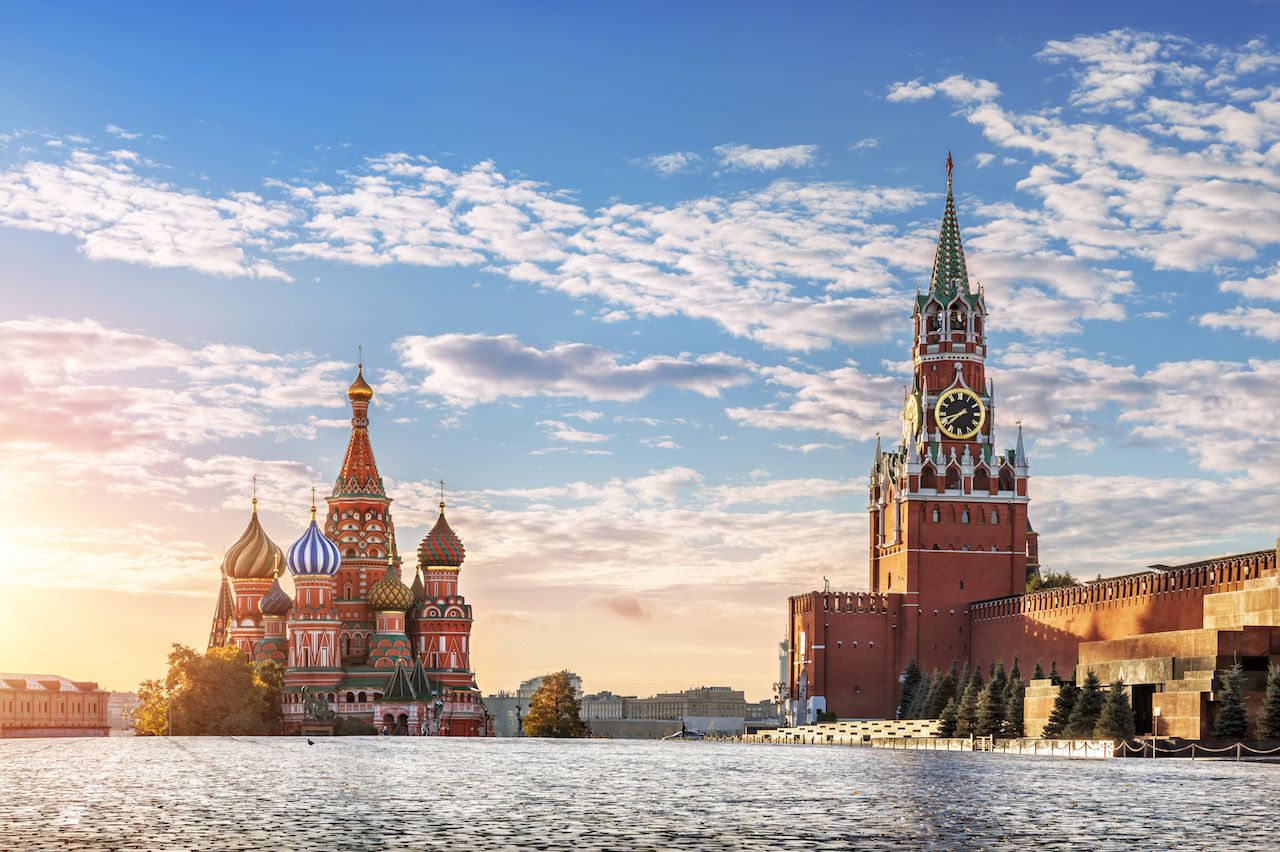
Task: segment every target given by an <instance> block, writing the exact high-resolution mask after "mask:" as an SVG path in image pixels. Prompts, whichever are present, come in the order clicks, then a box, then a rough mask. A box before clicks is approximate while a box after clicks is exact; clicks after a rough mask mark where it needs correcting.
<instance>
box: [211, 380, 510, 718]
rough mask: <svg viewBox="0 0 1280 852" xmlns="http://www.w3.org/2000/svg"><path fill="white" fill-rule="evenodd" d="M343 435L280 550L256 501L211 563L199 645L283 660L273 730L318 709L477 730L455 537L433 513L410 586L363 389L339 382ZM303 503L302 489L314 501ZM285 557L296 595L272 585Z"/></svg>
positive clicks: (368, 393) (360, 383)
mask: <svg viewBox="0 0 1280 852" xmlns="http://www.w3.org/2000/svg"><path fill="white" fill-rule="evenodd" d="M347 396H348V398H349V399H350V400H351V413H352V417H351V438H350V440H349V441H348V443H347V452H346V455H345V456H344V458H343V460H342V469H341V470H340V471H339V472H338V478H337V480H336V481H335V482H334V485H333V492H332V493H331V494H330V495H329V496H328V497H327V498H325V502H326V503H327V506H326V507H325V510H324V515H323V516H322V517H320V518H317V516H316V507H315V505H312V507H311V524H310V526H309V527H307V529H306V531H305V532H304V533H303V534H302V536H301V537H300V538H299V539H298V540H297V541H295V542H294V543H293V544H292V545H291V546H290V547H289V549H288V551H287V552H282V551H281V549H280V548H279V547H278V546H277V545H276V544H275V542H273V541H272V540H271V539H270V538H268V537H267V534H266V532H265V531H264V530H263V529H262V526H261V524H260V523H259V522H258V508H257V507H258V501H257V497H256V496H255V498H254V501H253V514H252V515H251V517H250V518H249V525H248V526H247V527H246V528H245V531H244V533H243V534H242V535H241V536H240V539H239V540H238V541H237V542H236V543H235V544H234V545H232V546H231V548H230V549H229V550H228V551H227V554H226V556H225V558H224V559H223V563H222V587H221V591H220V594H219V598H218V606H217V610H216V612H215V615H214V620H213V628H212V630H211V632H210V636H209V645H210V646H211V647H212V646H215V645H226V644H234V645H235V646H237V647H238V648H240V649H241V650H242V651H243V652H244V653H245V655H246V656H248V657H249V658H250V659H253V660H274V661H276V662H278V663H281V664H282V665H284V666H285V674H284V682H285V695H284V730H285V733H298V732H308V731H315V732H317V733H319V732H321V730H320V729H322V728H323V727H324V725H323V724H322V722H323V720H322V719H318V718H314V717H316V716H317V715H318V714H316V713H315V712H314V708H316V707H317V706H323V705H327V708H328V710H329V711H332V712H335V713H337V714H338V715H341V716H352V717H357V718H360V719H363V720H364V721H366V722H369V723H370V724H372V725H373V726H374V727H376V728H377V729H378V730H379V731H381V732H385V733H398V734H406V735H432V736H487V735H491V734H492V731H491V722H490V720H489V717H488V715H487V714H486V713H485V709H484V705H483V704H482V703H481V701H480V693H479V690H477V689H476V684H475V675H474V674H473V673H472V671H471V649H470V639H471V607H470V605H469V604H467V601H466V598H464V597H463V596H462V593H461V592H460V591H459V589H458V574H459V572H460V571H461V568H462V560H463V548H462V542H461V541H459V539H458V536H457V535H455V534H454V532H453V530H452V529H451V528H450V526H449V522H448V521H446V520H445V516H444V508H445V506H444V499H443V495H442V496H441V500H440V516H439V518H438V519H437V520H436V523H435V526H434V527H432V529H431V532H430V533H428V534H427V536H426V538H424V539H423V540H422V543H421V544H420V545H419V546H418V551H417V567H416V570H415V572H414V578H413V582H412V585H408V586H407V585H405V583H404V581H403V580H402V579H401V576H400V563H401V558H400V554H399V552H398V550H397V548H396V529H395V524H394V522H393V521H392V518H391V498H390V497H388V496H387V493H386V490H385V489H384V488H383V484H382V477H381V475H379V473H378V465H377V463H376V462H375V461H374V457H373V446H372V444H370V442H369V402H370V400H372V399H373V388H371V387H370V386H369V384H368V383H367V382H366V381H365V380H364V375H363V371H362V370H358V371H357V374H356V380H355V382H354V383H353V384H352V385H351V387H350V388H349V389H348V391H347ZM312 502H313V503H314V498H313V501H312ZM284 568H288V570H289V573H290V574H291V575H292V577H293V586H294V596H293V598H290V597H289V595H288V594H286V593H285V591H284V589H283V588H281V586H280V574H281V572H282V571H283V569H284Z"/></svg>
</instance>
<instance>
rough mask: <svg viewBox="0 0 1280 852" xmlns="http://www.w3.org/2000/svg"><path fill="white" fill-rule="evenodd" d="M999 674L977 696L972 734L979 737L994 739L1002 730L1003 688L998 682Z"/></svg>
mask: <svg viewBox="0 0 1280 852" xmlns="http://www.w3.org/2000/svg"><path fill="white" fill-rule="evenodd" d="M1000 674H1003V669H1002V670H1001V672H1000V673H999V674H997V676H996V677H993V678H992V679H991V682H990V683H988V684H987V685H986V687H985V688H984V689H983V690H982V694H981V695H979V696H978V707H977V717H976V719H975V721H974V725H973V732H974V733H975V734H977V735H978V736H980V737H994V736H996V735H997V734H999V733H1000V732H1001V730H1002V729H1003V728H1004V686H1003V685H1002V684H1001V682H1000V676H999V675H1000Z"/></svg>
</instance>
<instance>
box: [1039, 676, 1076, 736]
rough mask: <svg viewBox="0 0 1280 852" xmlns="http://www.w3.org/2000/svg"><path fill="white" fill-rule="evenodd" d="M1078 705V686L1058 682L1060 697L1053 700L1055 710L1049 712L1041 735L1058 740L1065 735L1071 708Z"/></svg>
mask: <svg viewBox="0 0 1280 852" xmlns="http://www.w3.org/2000/svg"><path fill="white" fill-rule="evenodd" d="M1075 706H1076V686H1075V684H1074V683H1069V682H1066V681H1064V682H1063V683H1060V684H1058V697H1057V698H1055V699H1054V701H1053V710H1052V711H1051V712H1050V713H1049V722H1048V724H1046V725H1045V726H1044V731H1042V732H1041V734H1040V736H1042V737H1044V738H1045V739H1046V740H1056V739H1059V738H1060V737H1062V736H1063V733H1064V732H1065V731H1066V729H1067V720H1068V719H1070V718H1071V708H1073V707H1075Z"/></svg>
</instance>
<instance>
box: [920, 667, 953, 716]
mask: <svg viewBox="0 0 1280 852" xmlns="http://www.w3.org/2000/svg"><path fill="white" fill-rule="evenodd" d="M955 692H956V664H955V661H952V663H951V668H950V669H949V670H948V671H947V673H946V674H944V675H943V676H942V677H940V678H939V679H938V683H937V685H936V688H934V689H931V690H929V699H928V702H927V703H928V706H927V707H926V708H925V713H924V716H925V718H926V719H940V718H942V708H944V707H946V706H947V702H948V701H954V700H955Z"/></svg>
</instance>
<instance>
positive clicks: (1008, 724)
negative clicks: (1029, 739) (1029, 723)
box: [1003, 678, 1027, 737]
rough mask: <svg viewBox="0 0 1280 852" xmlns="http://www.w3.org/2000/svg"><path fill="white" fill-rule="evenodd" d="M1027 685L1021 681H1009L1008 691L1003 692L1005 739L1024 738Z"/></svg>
mask: <svg viewBox="0 0 1280 852" xmlns="http://www.w3.org/2000/svg"><path fill="white" fill-rule="evenodd" d="M1026 691H1027V685H1026V684H1025V683H1023V682H1022V681H1021V680H1015V679H1013V678H1010V679H1009V689H1008V691H1007V692H1005V708H1004V729H1003V731H1004V735H1005V736H1006V737H1023V736H1026V722H1025V715H1026V708H1025V699H1026Z"/></svg>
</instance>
